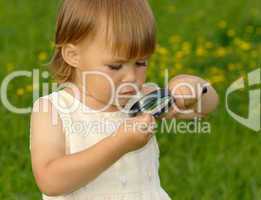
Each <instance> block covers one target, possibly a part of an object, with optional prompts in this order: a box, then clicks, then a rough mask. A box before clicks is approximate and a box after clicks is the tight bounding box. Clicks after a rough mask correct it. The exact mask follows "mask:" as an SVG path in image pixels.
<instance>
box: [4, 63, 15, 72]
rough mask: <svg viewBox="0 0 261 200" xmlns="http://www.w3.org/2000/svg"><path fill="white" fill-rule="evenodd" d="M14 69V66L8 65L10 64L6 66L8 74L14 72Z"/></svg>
mask: <svg viewBox="0 0 261 200" xmlns="http://www.w3.org/2000/svg"><path fill="white" fill-rule="evenodd" d="M13 69H14V64H12V63H8V64H7V65H6V70H7V71H8V72H10V71H12V70H13Z"/></svg>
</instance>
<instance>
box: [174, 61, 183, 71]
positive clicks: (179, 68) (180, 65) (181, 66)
mask: <svg viewBox="0 0 261 200" xmlns="http://www.w3.org/2000/svg"><path fill="white" fill-rule="evenodd" d="M182 68H183V65H182V64H181V63H176V64H175V69H176V70H181V69H182Z"/></svg>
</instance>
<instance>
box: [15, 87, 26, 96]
mask: <svg viewBox="0 0 261 200" xmlns="http://www.w3.org/2000/svg"><path fill="white" fill-rule="evenodd" d="M24 93H25V91H24V88H18V89H17V90H16V96H23V95H24Z"/></svg>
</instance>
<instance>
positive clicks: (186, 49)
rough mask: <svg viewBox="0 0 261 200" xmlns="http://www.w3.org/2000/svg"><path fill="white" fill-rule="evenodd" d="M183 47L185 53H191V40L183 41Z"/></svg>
mask: <svg viewBox="0 0 261 200" xmlns="http://www.w3.org/2000/svg"><path fill="white" fill-rule="evenodd" d="M181 49H182V51H183V52H184V53H185V54H189V53H190V52H191V44H190V43H189V42H183V43H182V47H181Z"/></svg>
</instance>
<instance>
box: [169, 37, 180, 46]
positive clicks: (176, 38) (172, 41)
mask: <svg viewBox="0 0 261 200" xmlns="http://www.w3.org/2000/svg"><path fill="white" fill-rule="evenodd" d="M180 41H181V37H180V36H179V35H173V36H171V37H170V42H171V43H172V44H177V43H179V42H180Z"/></svg>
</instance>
